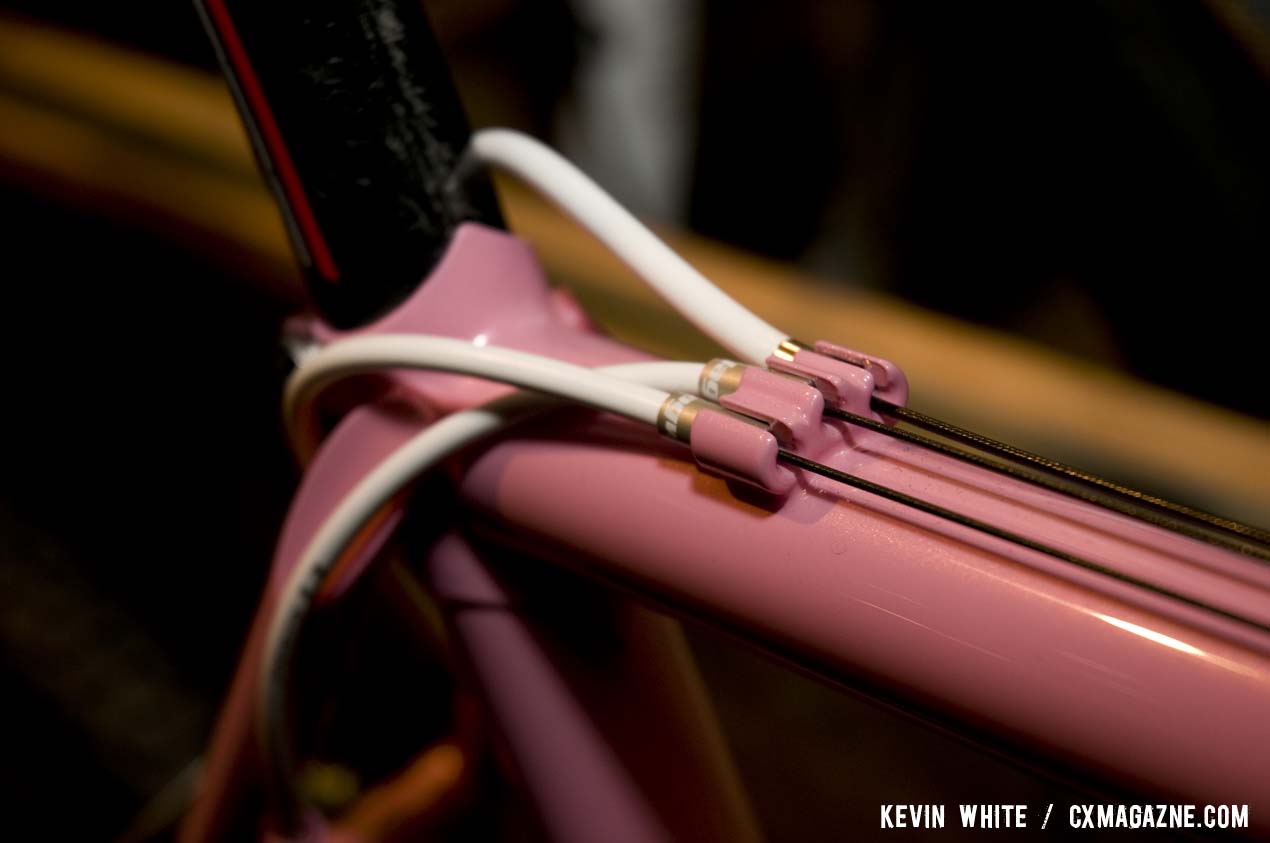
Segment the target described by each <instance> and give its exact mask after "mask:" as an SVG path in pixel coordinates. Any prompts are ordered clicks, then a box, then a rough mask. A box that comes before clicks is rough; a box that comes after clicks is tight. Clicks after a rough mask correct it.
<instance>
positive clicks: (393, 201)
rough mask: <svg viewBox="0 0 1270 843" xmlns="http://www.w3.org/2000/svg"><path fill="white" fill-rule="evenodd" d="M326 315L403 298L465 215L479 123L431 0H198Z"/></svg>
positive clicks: (482, 192)
mask: <svg viewBox="0 0 1270 843" xmlns="http://www.w3.org/2000/svg"><path fill="white" fill-rule="evenodd" d="M195 2H196V4H197V6H198V7H199V11H200V13H201V14H202V15H203V19H204V22H205V23H206V25H207V28H208V31H209V32H210V33H211V35H212V38H213V40H214V42H215V43H216V46H217V50H218V52H219V55H220V59H221V63H222V65H223V66H224V68H225V71H226V74H227V75H228V77H229V79H230V82H231V87H232V88H233V90H234V95H235V98H236V99H237V101H238V105H239V108H240V110H241V111H242V113H243V117H244V119H245V120H246V122H247V125H248V128H249V129H250V132H251V136H252V143H253V146H254V147H255V150H256V155H257V158H258V159H259V162H260V165H261V168H262V170H263V171H264V174H265V176H266V178H267V180H268V182H269V184H270V186H271V187H272V189H273V191H274V194H275V196H276V197H277V199H278V201H279V203H280V204H281V206H282V210H283V214H284V216H285V218H286V223H287V228H288V230H289V232H290V234H291V239H292V243H293V245H294V246H295V250H296V254H297V256H298V258H299V260H300V263H301V265H302V266H303V268H304V270H305V274H306V276H307V278H308V282H309V289H310V290H311V294H312V296H313V300H314V302H315V303H316V305H317V308H318V310H319V312H320V313H321V314H322V315H323V317H324V318H326V319H327V320H328V321H329V322H331V323H332V324H334V325H336V326H338V327H345V328H346V327H354V326H356V325H359V324H362V323H364V322H366V321H368V320H370V319H373V318H374V317H376V316H378V315H380V314H382V313H384V312H385V311H386V310H388V309H389V308H391V307H392V306H393V305H394V304H396V303H398V302H399V301H401V300H402V299H404V298H405V297H406V296H407V295H408V294H409V293H410V292H411V291H412V290H413V289H414V288H415V287H416V286H417V285H418V284H419V282H420V281H421V280H422V279H423V278H424V276H425V275H426V274H427V273H428V271H429V270H430V269H431V268H432V266H433V265H434V264H435V263H436V261H437V260H438V258H439V257H440V255H441V253H442V252H443V250H444V249H445V247H446V244H447V243H448V242H449V239H450V235H451V234H452V233H453V231H454V229H455V227H457V226H458V225H459V224H460V223H461V222H463V221H465V220H474V221H479V222H483V223H486V224H489V225H495V226H501V225H502V219H501V215H500V213H499V209H498V203H497V200H496V199H495V197H494V193H493V190H492V189H491V187H490V185H489V183H488V182H487V181H485V180H484V179H483V178H467V179H464V180H463V183H462V185H457V184H455V180H454V179H453V178H452V176H453V174H454V170H455V168H456V166H457V164H458V162H459V158H460V156H461V155H462V153H463V150H464V148H465V147H466V145H467V142H468V138H469V130H468V124H467V119H466V117H465V116H464V114H463V109H462V106H461V105H460V103H459V99H458V94H457V92H456V91H455V89H454V85H453V83H452V81H451V79H450V74H449V69H448V68H447V66H446V63H445V59H444V57H443V56H442V55H441V51H440V49H439V48H438V46H437V43H436V39H435V38H434V36H433V34H432V30H431V27H430V26H429V24H428V20H427V18H426V16H425V14H424V11H423V8H422V5H421V3H420V0H269V2H261V0H195Z"/></svg>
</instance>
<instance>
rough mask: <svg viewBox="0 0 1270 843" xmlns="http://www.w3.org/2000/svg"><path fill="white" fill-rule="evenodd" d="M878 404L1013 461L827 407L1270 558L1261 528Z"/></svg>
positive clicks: (888, 432) (895, 434)
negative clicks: (1031, 470)
mask: <svg viewBox="0 0 1270 843" xmlns="http://www.w3.org/2000/svg"><path fill="white" fill-rule="evenodd" d="M873 407H874V409H875V410H877V411H878V412H879V413H881V414H883V415H887V416H891V417H892V418H895V419H897V420H899V421H904V422H907V423H909V424H912V425H914V426H918V427H922V428H924V429H926V430H932V431H934V432H937V433H939V434H940V435H942V436H945V437H947V438H949V439H954V440H956V441H958V442H962V443H964V444H968V445H972V446H974V447H977V448H978V449H979V450H981V451H986V452H988V453H991V454H993V455H995V456H998V457H1001V458H1003V459H1008V460H1010V462H1009V463H999V462H994V461H993V460H990V459H987V458H986V457H984V456H981V455H980V454H978V453H975V452H973V451H963V450H961V449H960V448H954V447H952V446H950V445H947V444H945V443H943V442H940V441H939V440H937V439H933V438H931V437H929V436H923V435H921V434H919V433H913V432H911V431H908V430H904V429H902V428H897V427H892V426H891V425H888V424H884V423H882V422H879V421H875V420H874V419H871V418H868V417H867V416H861V415H857V414H855V413H851V412H847V411H846V410H839V409H837V408H834V407H826V408H825V415H826V416H829V417H831V418H836V419H838V420H840V421H844V422H846V423H848V424H851V425H855V426H857V427H862V428H864V429H866V430H871V431H873V432H875V433H880V434H882V435H885V436H890V437H892V438H895V439H899V440H901V441H904V442H908V443H910V444H913V445H917V446H919V447H922V448H926V449H928V450H931V451H934V452H936V453H939V454H943V455H944V456H947V457H952V458H953V459H956V460H961V461H962V462H966V463H969V464H971V465H975V466H978V467H979V468H984V469H987V470H989V471H993V472H996V473H998V474H1003V475H1005V476H1008V477H1013V478H1014V479H1016V480H1022V481H1024V482H1027V483H1031V484H1033V485H1036V486H1040V487H1042V488H1045V489H1048V490H1050V491H1052V492H1057V493H1058V494H1061V495H1066V496H1068V497H1072V498H1076V499H1078V500H1082V501H1085V502H1086V503H1091V504H1094V505H1096V506H1101V507H1104V508H1106V509H1110V510H1113V511H1115V512H1119V513H1120V514H1122V515H1127V516H1130V517H1132V518H1137V519H1138V520H1141V521H1145V522H1147V523H1149V524H1153V525H1154V526H1157V527H1161V528H1163V529H1166V530H1171V531H1173V532H1176V533H1180V534H1182V535H1185V536H1187V537H1189V538H1193V539H1197V540H1199V541H1203V542H1207V543H1209V544H1214V545H1218V546H1221V547H1224V548H1226V549H1227V550H1233V551H1235V552H1236V553H1241V554H1243V555H1246V556H1251V557H1254V558H1257V559H1260V560H1262V561H1270V547H1268V546H1267V543H1270V533H1266V532H1265V531H1262V530H1259V529H1258V528H1256V527H1251V526H1249V525H1246V524H1240V523H1239V522H1236V521H1231V520H1230V519H1227V518H1222V517H1221V516H1217V515H1211V514H1209V513H1207V512H1202V511H1200V510H1196V509H1192V508H1190V507H1187V506H1184V505H1182V504H1177V503H1173V502H1171V501H1167V500H1163V499H1161V498H1157V497H1154V496H1152V495H1148V494H1146V493H1144V492H1139V491H1137V490H1135V489H1129V488H1127V487H1125V486H1121V485H1119V484H1117V483H1114V482H1112V481H1110V480H1106V479H1104V478H1101V477H1098V476H1097V475H1094V474H1090V473H1088V472H1085V471H1082V470H1080V469H1077V468H1073V467H1071V466H1067V465H1064V464H1063V463H1060V462H1057V461H1055V460H1051V459H1049V458H1047V457H1042V456H1039V455H1036V454H1033V453H1030V452H1028V451H1024V450H1022V449H1021V448H1016V447H1014V446H1012V445H1007V444H1005V443H1003V442H998V441H996V440H994V439H989V438H988V437H986V436H982V435H980V434H978V433H974V432H973V431H969V430H965V429H964V428H960V427H957V426H955V425H952V424H949V423H948V422H944V421H942V420H940V419H936V418H933V417H931V416H927V415H925V414H923V413H919V412H917V411H916V410H910V409H909V408H907V407H900V406H898V405H895V404H891V403H890V402H888V401H884V400H882V399H880V398H876V397H875V398H874V399H873ZM1018 465H1026V466H1028V467H1030V468H1032V469H1034V470H1036V471H1043V472H1045V474H1035V473H1032V472H1030V471H1025V470H1022V469H1020V468H1018V467H1016V466H1018ZM1055 478H1059V479H1055ZM1062 481H1068V483H1071V484H1073V485H1067V484H1066V483H1064V482H1062Z"/></svg>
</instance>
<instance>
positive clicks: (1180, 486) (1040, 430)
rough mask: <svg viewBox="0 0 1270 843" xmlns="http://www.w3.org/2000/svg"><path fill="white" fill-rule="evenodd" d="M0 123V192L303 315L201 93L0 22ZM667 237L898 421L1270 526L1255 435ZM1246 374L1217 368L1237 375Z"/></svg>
mask: <svg viewBox="0 0 1270 843" xmlns="http://www.w3.org/2000/svg"><path fill="white" fill-rule="evenodd" d="M0 126H2V127H3V131H0V179H3V180H4V181H5V182H7V183H9V184H10V185H12V186H16V187H18V188H20V189H23V190H29V191H33V192H37V193H40V194H42V195H46V196H49V195H51V196H54V197H55V198H57V199H58V201H63V202H67V203H70V204H74V205H76V206H79V207H82V208H83V209H85V210H87V211H90V212H92V213H97V214H101V215H103V216H108V217H110V218H111V219H115V220H119V219H123V220H126V221H128V222H130V223H133V224H136V225H138V226H143V227H145V228H147V229H149V230H157V231H160V232H162V233H164V234H165V235H168V236H171V237H172V238H174V239H176V240H178V241H180V242H182V243H183V244H184V245H185V246H186V247H187V248H189V249H191V250H195V251H197V252H198V253H200V254H202V255H205V256H206V258H207V259H208V260H211V261H218V262H223V263H225V264H226V265H227V266H229V267H231V268H232V269H233V271H234V272H235V274H237V275H240V276H241V277H243V278H244V279H248V280H250V281H251V282H253V283H256V284H259V285H261V286H262V288H263V289H267V290H268V292H269V294H270V295H273V296H280V297H283V298H286V299H288V300H293V301H294V302H295V303H296V304H297V305H299V304H300V303H301V302H302V301H303V295H302V291H301V288H300V284H299V280H298V278H297V275H296V270H295V268H294V266H293V264H292V260H291V255H290V252H289V248H288V245H287V242H286V238H285V234H284V231H283V228H282V224H281V221H280V219H279V216H278V213H277V210H276V209H275V207H274V205H273V202H272V199H271V198H270V196H269V195H268V194H267V192H266V191H265V189H264V187H263V185H262V183H261V182H260V179H259V177H258V175H257V173H256V170H255V166H254V163H253V161H252V158H251V154H250V150H249V147H248V144H247V141H246V138H245V136H244V133H243V131H242V128H241V126H240V124H239V122H238V118H237V115H236V114H235V112H234V107H233V104H232V102H231V100H230V98H229V94H228V92H227V90H226V88H225V86H224V85H223V84H222V82H221V81H220V80H219V78H217V77H214V76H211V75H208V74H206V73H202V72H200V71H195V70H191V69H188V68H184V67H180V66H175V65H172V64H170V63H166V62H163V61H160V60H157V59H154V58H152V57H149V56H143V55H139V54H135V53H131V52H128V51H125V50H121V49H118V48H115V47H112V46H108V45H104V44H101V43H97V42H94V41H91V40H89V39H86V38H84V37H81V36H78V35H72V34H68V33H63V32H56V31H50V30H47V29H44V28H41V27H38V26H35V25H33V24H31V23H30V22H28V21H22V20H17V19H11V18H5V17H0ZM500 188H501V192H502V196H503V200H504V204H505V208H506V211H507V215H508V217H509V219H510V221H511V225H512V227H513V229H514V230H515V231H516V232H517V233H518V234H519V235H521V236H522V237H525V238H526V239H527V240H529V241H530V242H532V243H533V244H534V246H535V247H536V249H537V250H538V253H539V254H540V256H541V258H542V260H543V263H544V264H545V266H546V267H547V269H548V271H549V272H550V273H551V274H552V275H553V277H554V278H556V279H557V280H558V281H559V282H560V283H562V284H563V285H565V286H567V287H568V288H569V289H571V290H572V291H573V292H574V293H575V295H577V296H578V298H579V299H580V300H581V301H582V302H583V304H584V305H585V306H586V307H587V309H588V310H589V311H590V312H591V313H592V314H593V315H594V316H595V317H596V318H597V320H598V321H599V322H600V323H601V324H602V325H604V327H605V328H606V329H607V330H609V331H610V332H611V333H613V334H614V335H616V336H618V337H620V338H622V339H625V340H627V341H630V342H632V343H635V344H637V345H641V346H644V347H647V348H650V349H652V350H654V351H657V352H659V353H662V354H665V355H667V356H676V357H690V358H704V357H706V356H709V355H710V354H711V353H712V352H713V351H714V349H712V347H711V346H710V344H709V342H708V341H705V340H702V339H699V338H698V337H697V336H696V335H695V334H694V333H693V332H692V331H690V330H688V328H687V325H686V323H685V322H684V321H683V320H682V319H680V318H679V317H678V316H677V315H675V314H674V313H673V312H671V311H670V310H669V309H668V308H667V307H666V306H665V305H664V304H662V303H661V302H660V301H659V300H658V299H657V298H656V297H655V296H653V295H652V294H651V293H649V292H648V291H647V289H646V288H644V287H643V285H641V284H640V283H639V282H638V281H637V280H636V279H635V278H634V277H633V276H632V275H631V273H630V272H629V271H628V270H626V269H625V268H624V267H623V266H622V265H621V264H620V263H618V262H617V261H616V260H615V259H614V258H612V256H610V255H609V254H608V253H607V252H606V251H605V250H604V249H603V248H602V247H601V246H599V245H598V244H597V243H595V242H594V241H592V240H591V239H590V238H589V237H588V236H587V235H586V234H585V233H584V232H582V231H580V230H579V229H578V228H577V227H575V226H574V225H573V224H572V223H571V222H570V221H568V220H567V219H565V218H564V217H562V216H561V215H560V214H558V213H557V212H555V211H554V209H552V208H550V207H549V206H547V205H546V204H544V203H543V202H542V201H541V200H539V199H538V198H537V197H535V196H533V195H531V194H530V193H528V192H527V191H526V190H524V189H522V188H520V187H518V186H517V185H514V184H510V183H500ZM669 237H670V239H671V241H672V242H673V243H674V244H675V245H676V246H677V247H678V248H680V249H681V250H682V251H683V253H684V254H685V256H686V257H687V258H688V259H689V260H690V261H691V262H692V263H694V264H695V265H696V266H697V267H698V268H700V269H701V270H702V271H703V272H704V273H705V274H706V275H708V276H709V277H711V278H712V279H713V280H715V281H716V282H717V283H718V284H719V285H720V286H721V287H722V288H724V289H725V290H727V291H728V292H729V293H731V294H733V295H734V296H736V298H737V299H739V300H740V301H741V302H742V303H744V304H746V305H747V306H749V307H751V308H753V309H755V310H756V311H757V312H759V313H761V314H763V316H764V317H765V318H766V319H768V320H769V321H770V322H772V323H773V324H777V325H780V326H782V327H784V328H786V329H787V330H789V331H790V332H791V334H793V335H794V336H798V337H802V338H806V339H808V340H812V339H819V338H825V339H831V340H834V341H837V342H841V343H844V344H847V345H850V346H852V347H856V348H860V349H863V350H867V351H869V352H871V353H875V354H879V355H882V356H885V357H889V358H890V359H893V360H895V361H896V362H898V363H899V364H900V365H901V366H903V367H904V369H905V371H906V372H907V373H908V375H909V378H910V380H911V382H912V386H913V399H912V400H913V403H914V406H917V407H919V408H921V409H923V410H926V411H928V412H932V413H934V414H936V415H941V416H945V417H947V418H949V419H950V420H954V421H957V422H959V423H962V424H964V425H967V426H969V427H972V428H976V429H979V430H981V431H983V432H985V433H990V434H993V435H997V436H1000V437H1002V438H1005V439H1007V440H1010V441H1013V442H1015V443H1017V444H1020V445H1023V446H1025V447H1030V448H1032V449H1035V450H1041V451H1043V452H1046V453H1048V454H1051V455H1053V456H1056V457H1059V458H1062V459H1067V460H1071V461H1075V462H1078V463H1080V464H1084V465H1088V466H1090V467H1093V468H1095V469H1097V470H1100V471H1103V472H1105V473H1108V474H1111V475H1113V476H1117V477H1124V478H1127V479H1129V480H1130V481H1141V482H1149V483H1150V484H1152V486H1153V487H1154V488H1157V489H1161V490H1164V491H1165V492H1168V493H1173V494H1177V495H1179V496H1184V497H1185V498H1187V499H1188V500H1189V501H1191V502H1194V503H1197V504H1198V505H1200V506H1204V507H1207V508H1212V509H1216V510H1218V511H1221V512H1224V513H1228V514H1231V515H1234V516H1236V517H1241V518H1246V519H1250V520H1253V521H1258V522H1261V523H1265V522H1267V521H1270V425H1267V424H1265V423H1264V422H1261V421H1258V420H1255V419H1251V418H1247V417H1244V416H1241V415H1238V414H1235V413H1232V412H1229V411H1226V410H1223V409H1220V408H1218V407H1214V406H1211V405H1208V404H1204V403H1202V402H1199V401H1196V400H1193V399H1190V398H1187V397H1185V396H1182V395H1179V394H1176V393H1172V392H1168V391H1165V390H1162V389H1158V388H1155V387H1152V386H1150V385H1147V384H1144V383H1142V382H1140V381H1137V380H1135V379H1133V378H1130V377H1128V376H1125V375H1124V374H1121V373H1117V372H1113V371H1109V370H1107V369H1103V368H1099V367H1097V366H1094V365H1091V364H1087V363H1083V362H1080V361H1076V360H1073V359H1070V358H1067V357H1065V356H1063V355H1060V354H1057V353H1055V352H1051V351H1048V350H1046V349H1044V348H1041V347H1039V346H1037V345H1034V344H1031V343H1029V342H1027V341H1025V340H1021V339H1018V338H1014V337H1010V336H1006V335H1003V334H1001V333H996V332H992V331H989V330H985V329H982V328H977V327H973V326H970V325H967V324H965V323H962V322H958V321H955V320H952V319H948V318H945V317H942V316H939V315H937V314H933V313H931V312H928V311H924V310H920V309H918V308H915V307H912V306H910V305H907V304H905V303H903V302H901V301H898V300H895V299H892V298H888V297H886V296H882V295H878V294H875V293H867V292H862V291H859V290H853V289H852V288H851V287H850V286H849V285H846V286H844V285H842V284H836V285H831V284H828V283H826V282H825V281H824V280H823V279H815V278H810V277H808V276H806V275H805V274H803V273H801V272H799V271H798V270H796V269H793V268H791V267H788V266H784V265H779V264H775V263H772V262H770V261H766V260H762V259H759V258H756V257H753V256H750V255H746V254H743V253H741V252H739V251H737V250H735V249H731V248H727V247H724V246H721V245H718V244H715V243H711V242H707V241H704V240H702V239H699V238H695V237H691V236H686V235H675V234H670V235H669ZM1231 306H1232V307H1238V306H1240V303H1239V302H1232V303H1231ZM1258 362H1259V361H1253V360H1248V361H1235V364H1236V365H1241V366H1244V367H1246V369H1247V371H1248V372H1249V377H1250V378H1255V375H1253V374H1252V373H1253V372H1254V371H1255V370H1256V367H1257V364H1258ZM1215 365H1218V364H1217V363H1215ZM1250 386H1253V387H1257V386H1259V384H1258V383H1257V382H1256V381H1255V380H1254V381H1253V383H1251V384H1250Z"/></svg>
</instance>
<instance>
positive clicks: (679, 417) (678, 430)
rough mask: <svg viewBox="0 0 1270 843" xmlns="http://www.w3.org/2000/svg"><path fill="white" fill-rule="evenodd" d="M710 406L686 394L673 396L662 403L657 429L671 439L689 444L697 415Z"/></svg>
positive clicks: (658, 412)
mask: <svg viewBox="0 0 1270 843" xmlns="http://www.w3.org/2000/svg"><path fill="white" fill-rule="evenodd" d="M708 406H709V405H708V404H707V403H706V402H705V401H702V400H701V399H700V398H698V397H697V396H695V395H689V394H687V393H686V392H685V393H682V394H680V395H672V396H670V397H669V398H667V399H666V400H665V401H663V402H662V405H661V409H660V410H658V411H657V429H658V430H659V431H661V432H662V433H664V434H665V435H667V436H669V437H670V438H671V439H678V440H679V441H680V442H687V441H689V435H690V433H691V431H692V423H693V422H694V421H696V418H697V414H698V413H700V412H701V411H702V410H703V409H705V408H706V407H708Z"/></svg>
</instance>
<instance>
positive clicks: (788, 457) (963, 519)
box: [777, 448, 1270, 632]
mask: <svg viewBox="0 0 1270 843" xmlns="http://www.w3.org/2000/svg"><path fill="white" fill-rule="evenodd" d="M777 460H779V461H780V462H783V463H785V464H787V465H790V466H793V467H795V468H801V469H803V470H806V471H810V472H812V473H814V474H818V475H820V476H821V477H825V478H828V479H829V480H833V481H835V482H838V483H842V484H844V485H847V486H850V487H852V488H854V489H859V490H861V491H863V492H867V493H869V494H871V495H876V496H877V497H880V498H884V499H886V500H889V501H893V502H894V503H898V504H902V505H903V506H907V507H910V508H912V509H916V510H918V511H919V512H925V513H926V514H928V515H933V516H935V517H937V518H942V519H944V520H946V521H951V522H952V523H954V524H959V525H961V526H963V527H968V528H970V529H972V530H977V531H979V532H981V533H984V534H986V535H989V536H992V537H994V538H997V539H1001V540H1003V541H1007V542H1010V543H1011V544H1016V545H1018V546H1020V547H1024V548H1027V549H1028V550H1033V551H1036V552H1037V553H1043V554H1045V555H1047V556H1051V557H1053V558H1055V559H1059V560H1061V561H1063V562H1067V563H1069V564H1072V565H1075V566H1077V567H1080V568H1083V569H1085V570H1087V571H1093V572H1094V573H1097V574H1101V575H1103V576H1106V577H1111V578H1112V579H1115V580H1119V581H1120V582H1123V583H1128V584H1129V585H1134V586H1137V587H1139V588H1142V589H1145V590H1147V591H1150V592H1152V593H1154V594H1158V595H1160V596H1162V597H1167V598H1169V599H1171V600H1176V601H1178V602H1180V603H1184V604H1186V605H1188V606H1192V607H1194V608H1197V609H1203V610H1204V611H1207V612H1211V613H1213V614H1216V615H1220V616H1221V617H1223V618H1226V619H1228V620H1232V621H1236V622H1238V623H1241V624H1245V625H1247V626H1250V627H1252V628H1253V629H1256V630H1258V631H1260V632H1270V625H1267V624H1264V623H1262V622H1260V621H1257V620H1253V619H1251V618H1246V617H1244V616H1242V615H1239V614H1236V613H1234V612H1231V611H1228V610H1226V609H1222V608H1220V607H1218V606H1213V605H1211V604H1209V603H1205V602H1203V601H1202V600H1197V599H1195V598H1194V597H1188V596H1186V595H1185V594H1181V593H1179V592H1176V591H1173V590H1171V589H1167V588H1164V587H1162V586H1159V585H1156V584H1154V583H1152V582H1149V581H1147V580H1144V579H1141V578H1139V577H1135V576H1133V575H1131V574H1125V573H1122V572H1120V571H1117V570H1115V569H1113V568H1108V567H1107V566H1105V565H1100V564H1099V563H1097V562H1093V561H1090V560H1088V559H1085V558H1083V557H1080V556H1077V555H1075V554H1073V553H1068V552H1067V551H1065V550H1060V549H1059V548H1056V547H1053V546H1051V545H1047V544H1044V543H1043V542H1038V541H1036V540H1035V539H1030V538H1028V537H1027V536H1023V535H1020V534H1018V533H1015V532H1012V531H1010V530H1006V529H1003V528H1001V527H996V526H993V525H992V524H989V523H987V522H986V521H980V520H979V519H977V518H972V517H970V516H968V515H963V514H962V513H959V512H954V511H953V510H951V509H947V508H945V507H942V506H940V505H938V504H934V503H930V502H929V501H924V500H922V499H921V498H916V497H913V496H912V495H909V494H906V493H904V492H901V491H898V490H896V489H892V488H890V487H889V486H883V485H881V484H878V483H874V482H873V481H872V480H866V479H864V478H863V477H859V476H857V475H854V474H848V473H846V472H844V471H839V470H838V469H836V468H831V467H830V466H827V465H824V464H822V463H818V462H816V461H815V460H812V459H808V458H807V457H804V456H800V455H799V454H795V453H793V452H792V451H787V450H785V449H783V448H782V449H781V450H780V451H779V452H778V454H777Z"/></svg>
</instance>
